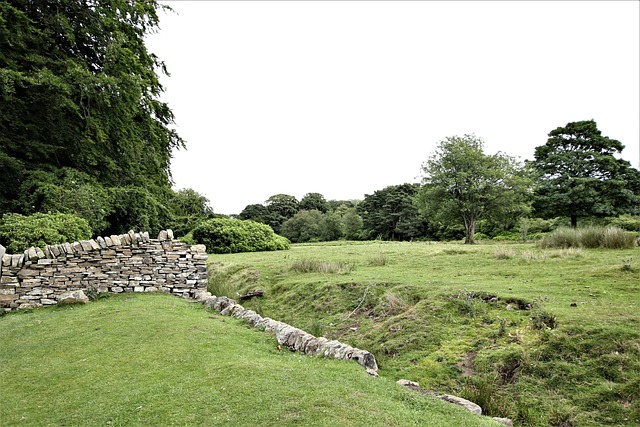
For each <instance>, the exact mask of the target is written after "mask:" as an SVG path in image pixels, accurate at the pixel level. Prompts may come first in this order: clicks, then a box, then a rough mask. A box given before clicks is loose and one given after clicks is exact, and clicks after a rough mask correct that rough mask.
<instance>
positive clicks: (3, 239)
mask: <svg viewBox="0 0 640 427" xmlns="http://www.w3.org/2000/svg"><path fill="white" fill-rule="evenodd" d="M90 237H91V227H90V226H89V222H88V221H87V220H86V219H84V218H80V217H78V216H76V215H72V214H63V213H36V214H33V215H29V216H24V215H20V214H5V215H4V216H3V217H2V221H0V243H2V244H3V245H5V246H6V248H7V252H9V253H20V252H23V251H24V250H25V249H28V248H29V247H31V246H37V247H40V248H42V247H44V246H46V245H53V244H58V243H64V242H75V241H78V240H85V239H89V238H90Z"/></svg>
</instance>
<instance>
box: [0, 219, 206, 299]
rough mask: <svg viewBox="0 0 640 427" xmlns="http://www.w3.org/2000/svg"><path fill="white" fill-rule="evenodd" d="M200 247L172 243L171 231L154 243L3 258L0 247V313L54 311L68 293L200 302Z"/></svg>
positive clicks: (129, 237) (132, 241)
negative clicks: (139, 295)
mask: <svg viewBox="0 0 640 427" xmlns="http://www.w3.org/2000/svg"><path fill="white" fill-rule="evenodd" d="M206 262H207V254H206V251H205V247H204V245H193V246H191V245H187V244H185V243H183V242H180V241H177V240H173V233H172V232H171V230H163V231H161V232H160V235H159V236H158V239H151V238H149V233H146V232H144V233H135V232H133V231H130V232H129V233H127V234H122V235H113V236H109V237H97V238H96V239H92V240H83V241H80V242H73V243H63V244H60V245H50V246H45V247H44V248H43V249H41V248H35V247H31V248H29V249H27V250H26V251H24V253H22V254H7V253H5V249H4V247H2V246H1V245H0V309H3V310H5V311H11V310H17V309H24V308H35V307H42V306H47V305H54V304H57V303H58V302H61V301H63V300H64V299H65V298H66V295H65V294H67V295H68V293H69V292H73V291H78V290H82V291H85V292H87V293H89V292H92V293H94V292H95V293H103V292H112V293H121V292H156V291H159V292H166V293H171V294H174V295H179V296H182V297H185V298H198V297H199V294H200V293H201V292H206V290H207V266H206Z"/></svg>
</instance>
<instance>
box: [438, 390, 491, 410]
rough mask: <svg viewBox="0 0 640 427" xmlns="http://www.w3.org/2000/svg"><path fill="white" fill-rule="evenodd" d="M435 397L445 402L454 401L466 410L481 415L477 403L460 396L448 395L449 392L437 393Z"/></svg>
mask: <svg viewBox="0 0 640 427" xmlns="http://www.w3.org/2000/svg"><path fill="white" fill-rule="evenodd" d="M436 397H437V398H438V399H442V400H444V401H445V402H449V403H454V404H456V405H458V406H462V407H463V408H464V409H466V410H468V411H471V412H473V413H474V414H477V415H482V408H481V407H480V406H479V405H477V404H475V403H473V402H471V401H469V400H467V399H463V398H461V397H458V396H453V395H450V394H442V395H437V396H436Z"/></svg>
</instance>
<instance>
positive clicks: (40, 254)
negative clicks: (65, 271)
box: [36, 248, 47, 260]
mask: <svg viewBox="0 0 640 427" xmlns="http://www.w3.org/2000/svg"><path fill="white" fill-rule="evenodd" d="M36 257H37V258H38V259H39V260H40V259H43V258H46V257H47V256H46V255H45V253H44V251H43V250H42V249H40V248H36Z"/></svg>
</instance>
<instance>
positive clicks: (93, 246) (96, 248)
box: [89, 239, 100, 251]
mask: <svg viewBox="0 0 640 427" xmlns="http://www.w3.org/2000/svg"><path fill="white" fill-rule="evenodd" d="M89 245H90V246H91V249H92V250H94V251H99V250H100V245H99V244H98V242H96V241H95V240H93V239H91V240H89Z"/></svg>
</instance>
